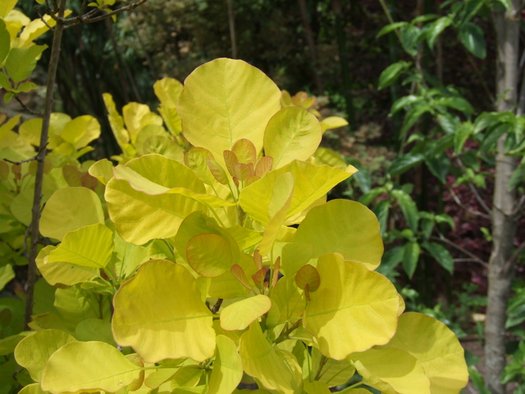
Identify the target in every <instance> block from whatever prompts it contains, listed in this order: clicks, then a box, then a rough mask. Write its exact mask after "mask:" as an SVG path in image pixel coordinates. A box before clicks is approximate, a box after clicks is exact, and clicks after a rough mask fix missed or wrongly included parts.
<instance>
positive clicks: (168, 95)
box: [153, 78, 182, 135]
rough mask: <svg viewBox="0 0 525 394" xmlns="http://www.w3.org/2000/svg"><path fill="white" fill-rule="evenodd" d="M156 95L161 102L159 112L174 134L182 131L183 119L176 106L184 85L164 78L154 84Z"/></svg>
mask: <svg viewBox="0 0 525 394" xmlns="http://www.w3.org/2000/svg"><path fill="white" fill-rule="evenodd" d="M153 89H154V91H155V95H156V96H157V98H158V99H159V101H160V107H159V112H160V114H161V116H162V119H164V123H166V126H167V127H168V129H169V131H170V132H171V133H172V134H175V135H177V134H179V133H180V132H181V131H182V125H181V119H180V116H179V114H178V113H177V110H176V105H177V103H178V101H179V97H180V95H181V93H182V84H181V83H180V82H179V81H177V80H176V79H173V78H162V79H160V80H158V81H157V82H155V83H154V84H153Z"/></svg>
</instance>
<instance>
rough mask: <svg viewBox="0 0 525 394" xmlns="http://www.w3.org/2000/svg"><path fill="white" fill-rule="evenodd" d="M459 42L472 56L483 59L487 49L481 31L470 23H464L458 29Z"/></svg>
mask: <svg viewBox="0 0 525 394" xmlns="http://www.w3.org/2000/svg"><path fill="white" fill-rule="evenodd" d="M459 40H460V41H461V43H462V44H463V46H464V47H465V48H466V49H467V50H468V51H469V52H470V53H472V54H473V55H474V56H476V57H478V58H480V59H485V57H486V56H487V48H486V44H485V34H484V33H483V30H482V29H481V28H480V27H479V26H478V25H475V24H474V23H472V22H467V23H464V24H463V25H462V26H461V27H460V29H459Z"/></svg>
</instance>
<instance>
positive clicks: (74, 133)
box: [60, 115, 100, 149]
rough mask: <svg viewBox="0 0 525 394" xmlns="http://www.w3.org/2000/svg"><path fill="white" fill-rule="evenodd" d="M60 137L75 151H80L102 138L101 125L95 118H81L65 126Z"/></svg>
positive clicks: (86, 116) (84, 116) (87, 116)
mask: <svg viewBox="0 0 525 394" xmlns="http://www.w3.org/2000/svg"><path fill="white" fill-rule="evenodd" d="M60 136H61V137H62V138H63V139H64V140H65V141H67V142H69V143H70V144H71V145H73V146H74V147H75V149H80V148H83V147H84V146H86V145H87V144H89V143H90V142H91V141H93V140H95V139H97V138H98V137H99V136H100V124H99V123H98V121H97V119H95V118H94V117H93V116H90V115H83V116H79V117H77V118H75V119H73V120H71V121H70V122H68V123H67V124H66V125H65V126H64V129H63V130H62V132H61V133H60Z"/></svg>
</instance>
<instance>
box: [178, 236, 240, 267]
mask: <svg viewBox="0 0 525 394" xmlns="http://www.w3.org/2000/svg"><path fill="white" fill-rule="evenodd" d="M186 259H187V260H188V263H189V264H190V266H191V268H193V269H194V270H195V271H196V272H198V273H199V274H201V275H202V276H207V277H215V276H219V275H221V274H223V273H224V272H226V271H228V270H229V269H230V267H231V265H232V264H233V263H234V262H235V261H234V252H233V251H232V248H231V246H230V242H229V241H228V240H227V239H226V238H224V237H223V236H221V235H219V234H213V233H204V234H199V235H196V236H194V237H193V238H191V239H190V240H189V241H188V243H187V245H186Z"/></svg>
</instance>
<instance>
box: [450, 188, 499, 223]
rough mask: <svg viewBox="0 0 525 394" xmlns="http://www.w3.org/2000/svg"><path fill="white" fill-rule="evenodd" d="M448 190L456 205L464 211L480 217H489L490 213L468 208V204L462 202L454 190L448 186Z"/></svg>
mask: <svg viewBox="0 0 525 394" xmlns="http://www.w3.org/2000/svg"><path fill="white" fill-rule="evenodd" d="M448 191H449V192H450V195H451V196H452V199H453V200H454V202H455V203H456V205H458V206H459V207H460V208H462V209H464V210H465V211H467V212H468V213H470V214H472V215H475V216H480V217H482V218H485V219H490V215H487V214H486V213H483V212H480V211H475V210H473V209H471V208H469V207H468V205H466V204H464V203H463V202H462V201H461V200H460V198H459V196H458V195H457V194H456V192H454V190H453V189H452V188H449V189H448Z"/></svg>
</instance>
